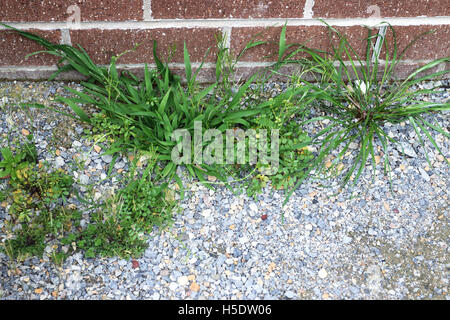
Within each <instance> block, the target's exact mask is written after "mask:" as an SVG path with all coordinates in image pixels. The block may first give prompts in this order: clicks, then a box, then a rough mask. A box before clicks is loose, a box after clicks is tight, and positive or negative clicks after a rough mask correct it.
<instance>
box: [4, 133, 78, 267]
mask: <svg viewBox="0 0 450 320" xmlns="http://www.w3.org/2000/svg"><path fill="white" fill-rule="evenodd" d="M30 136H31V135H29V136H28V137H30ZM2 153H3V155H4V157H6V158H5V159H4V160H3V161H2V162H4V161H9V165H10V166H11V167H10V171H9V172H10V178H9V180H8V181H7V183H8V185H7V188H5V189H3V190H1V191H0V201H1V202H2V207H6V208H8V217H9V219H6V220H5V226H4V229H3V231H4V234H3V235H2V236H3V237H2V238H3V239H2V248H1V249H2V250H3V251H5V252H6V253H7V254H8V256H9V257H10V258H11V259H12V260H13V259H17V260H19V261H21V260H23V259H25V258H27V257H29V256H34V255H37V256H42V254H43V252H44V249H45V248H46V246H47V245H56V247H58V244H57V243H58V242H59V239H60V238H62V237H64V236H65V234H66V233H67V232H70V231H71V230H72V229H75V228H76V226H77V223H78V222H79V220H80V213H79V212H78V211H76V210H74V208H71V207H70V206H68V205H67V199H68V198H69V197H70V194H71V193H72V191H73V183H74V181H73V178H72V177H71V176H69V175H67V174H66V173H65V172H63V171H62V170H56V171H50V170H49V168H48V166H46V165H45V164H44V163H42V162H40V163H39V164H37V156H36V150H35V147H34V145H33V144H32V143H31V142H27V143H26V144H22V145H18V146H16V147H15V148H14V150H12V149H10V148H2ZM0 164H1V162H0ZM59 249H60V248H59ZM53 253H54V256H53V258H54V259H56V260H58V259H61V258H62V255H64V253H63V252H61V251H59V252H58V250H53Z"/></svg>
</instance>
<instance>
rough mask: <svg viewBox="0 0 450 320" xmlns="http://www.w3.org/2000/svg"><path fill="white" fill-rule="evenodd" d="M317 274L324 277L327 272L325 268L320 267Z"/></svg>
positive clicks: (321, 277)
mask: <svg viewBox="0 0 450 320" xmlns="http://www.w3.org/2000/svg"><path fill="white" fill-rule="evenodd" d="M318 275H319V278H320V279H325V278H326V277H327V276H328V272H327V270H325V269H324V268H322V269H320V271H319V273H318Z"/></svg>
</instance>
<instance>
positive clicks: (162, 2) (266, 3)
mask: <svg viewBox="0 0 450 320" xmlns="http://www.w3.org/2000/svg"><path fill="white" fill-rule="evenodd" d="M151 5H152V17H153V18H155V19H209V18H302V17H303V9H304V6H305V0H234V1H230V0H152V1H151Z"/></svg>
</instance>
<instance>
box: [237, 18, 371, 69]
mask: <svg viewBox="0 0 450 320" xmlns="http://www.w3.org/2000/svg"><path fill="white" fill-rule="evenodd" d="M338 29H339V31H340V32H342V33H343V34H344V35H346V36H347V37H348V39H349V42H350V43H351V44H352V46H354V48H355V50H356V52H357V53H358V54H364V50H365V43H364V42H363V41H362V40H363V39H364V38H365V37H367V31H366V30H365V28H363V27H358V26H354V27H340V28H338ZM280 33H281V27H270V28H233V31H232V35H231V49H232V52H233V54H235V55H237V54H238V53H239V52H241V50H242V49H243V48H244V47H245V45H246V43H248V41H250V40H251V39H252V37H255V35H258V36H257V37H256V38H254V39H256V40H263V41H267V42H268V43H267V44H264V45H260V46H257V47H254V48H251V49H250V50H248V51H247V52H246V53H245V54H244V55H243V56H242V59H241V60H242V61H276V60H277V57H278V43H279V36H280ZM331 39H332V40H330V37H329V33H328V30H327V28H326V27H324V26H295V27H294V26H292V27H287V29H286V42H287V43H288V44H289V43H300V44H304V45H306V46H308V47H310V48H314V49H319V50H327V51H331V49H332V46H331V44H332V43H333V44H334V45H335V46H337V45H338V42H337V37H336V36H335V35H334V36H333V37H332V38H331Z"/></svg>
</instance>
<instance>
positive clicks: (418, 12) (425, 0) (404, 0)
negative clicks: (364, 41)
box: [313, 0, 450, 18]
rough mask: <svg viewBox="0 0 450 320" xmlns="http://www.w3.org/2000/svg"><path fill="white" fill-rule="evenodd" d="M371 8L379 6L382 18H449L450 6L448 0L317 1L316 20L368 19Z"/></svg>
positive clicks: (314, 10)
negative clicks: (369, 8)
mask: <svg viewBox="0 0 450 320" xmlns="http://www.w3.org/2000/svg"><path fill="white" fill-rule="evenodd" d="M369 6H378V7H379V8H380V16H381V17H383V18H386V17H417V16H424V15H425V16H428V17H431V16H448V15H450V6H449V4H448V1H447V0H415V1H414V0H413V1H411V0H395V1H392V0H333V1H330V0H315V1H314V7H313V12H314V15H313V16H314V18H368V17H370V16H372V15H373V14H374V12H373V11H369V12H367V9H368V7H369Z"/></svg>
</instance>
